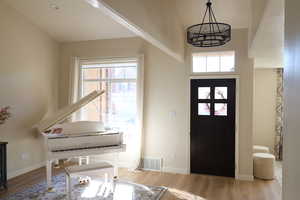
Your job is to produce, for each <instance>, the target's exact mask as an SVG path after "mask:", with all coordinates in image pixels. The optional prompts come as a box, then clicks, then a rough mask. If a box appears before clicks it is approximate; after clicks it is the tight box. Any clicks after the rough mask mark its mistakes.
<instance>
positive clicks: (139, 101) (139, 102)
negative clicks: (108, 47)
mask: <svg viewBox="0 0 300 200" xmlns="http://www.w3.org/2000/svg"><path fill="white" fill-rule="evenodd" d="M124 62H136V63H137V66H136V68H137V77H136V78H135V79H114V80H111V79H109V80H111V81H112V82H118V81H122V82H125V81H128V82H132V81H134V82H136V85H137V88H136V106H137V126H138V130H139V131H140V132H142V129H143V127H142V125H143V93H144V55H138V56H132V57H113V58H79V59H78V65H77V67H78V68H77V70H78V75H77V77H78V85H77V95H76V96H77V99H80V98H82V86H83V85H82V84H83V73H82V65H84V64H99V63H100V64H106V63H124ZM103 80H104V79H103ZM89 81H101V79H99V80H98V79H95V80H89ZM81 112H82V110H81V109H80V111H79V112H77V114H76V115H75V116H74V117H75V119H76V120H81Z"/></svg>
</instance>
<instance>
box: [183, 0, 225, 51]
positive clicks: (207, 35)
mask: <svg viewBox="0 0 300 200" xmlns="http://www.w3.org/2000/svg"><path fill="white" fill-rule="evenodd" d="M207 11H208V20H207V22H205V18H206V14H207ZM230 40H231V26H230V25H229V24H225V23H219V22H217V19H216V17H215V14H214V12H213V10H212V3H211V0H208V1H207V3H206V11H205V14H204V17H203V19H202V22H201V24H195V25H193V26H190V27H188V28H187V42H188V43H189V44H191V45H193V46H194V47H216V46H222V45H224V44H226V43H227V42H229V41H230Z"/></svg>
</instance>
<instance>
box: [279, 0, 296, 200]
mask: <svg viewBox="0 0 300 200" xmlns="http://www.w3.org/2000/svg"><path fill="white" fill-rule="evenodd" d="M285 5H286V7H285V55H284V56H285V68H284V81H285V82H284V84H285V87H284V93H285V99H284V110H285V111H284V115H285V127H284V131H283V134H284V138H283V142H284V143H283V200H294V199H299V196H300V190H299V180H300V170H299V169H300V156H299V147H300V134H299V130H300V95H299V91H300V54H299V50H300V26H299V19H300V12H299V9H300V1H298V0H286V1H285Z"/></svg>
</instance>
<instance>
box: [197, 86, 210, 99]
mask: <svg viewBox="0 0 300 200" xmlns="http://www.w3.org/2000/svg"><path fill="white" fill-rule="evenodd" d="M198 99H210V87H198Z"/></svg>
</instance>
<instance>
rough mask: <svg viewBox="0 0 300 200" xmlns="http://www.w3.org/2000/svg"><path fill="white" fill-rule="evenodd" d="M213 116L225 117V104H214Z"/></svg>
mask: <svg viewBox="0 0 300 200" xmlns="http://www.w3.org/2000/svg"><path fill="white" fill-rule="evenodd" d="M215 115H216V116H227V103H215Z"/></svg>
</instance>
